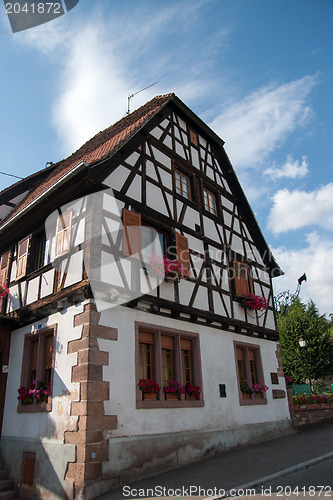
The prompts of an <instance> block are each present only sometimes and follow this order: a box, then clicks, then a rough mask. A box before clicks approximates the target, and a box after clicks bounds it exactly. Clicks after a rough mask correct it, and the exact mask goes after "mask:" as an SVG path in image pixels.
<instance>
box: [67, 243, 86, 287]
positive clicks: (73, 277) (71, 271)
mask: <svg viewBox="0 0 333 500" xmlns="http://www.w3.org/2000/svg"><path fill="white" fill-rule="evenodd" d="M82 269H83V250H80V251H79V252H77V253H75V254H74V255H72V256H71V257H70V258H69V267H68V271H67V276H66V280H65V287H66V286H70V285H74V284H75V283H78V282H79V281H81V280H82Z"/></svg>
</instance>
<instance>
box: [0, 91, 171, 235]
mask: <svg viewBox="0 0 333 500" xmlns="http://www.w3.org/2000/svg"><path fill="white" fill-rule="evenodd" d="M174 97H175V95H174V94H166V95H163V96H157V97H154V99H152V100H151V101H149V102H147V103H146V104H144V105H143V106H141V107H140V108H138V109H137V110H135V111H133V113H131V114H129V115H126V116H125V117H124V118H122V119H121V120H119V121H118V122H116V123H115V124H114V125H111V127H109V128H107V129H105V130H103V131H101V132H99V133H98V134H96V135H95V136H94V137H92V138H91V139H90V140H89V141H88V142H86V143H85V144H84V145H83V146H81V148H80V149H78V150H77V151H76V152H75V153H73V154H72V155H71V156H69V157H68V158H66V159H64V160H62V161H60V162H59V164H58V166H57V167H56V168H55V170H54V171H53V172H52V173H51V174H50V175H49V176H48V177H47V178H46V179H45V180H44V181H43V182H42V183H41V184H39V186H38V187H36V188H35V189H33V190H32V191H30V193H29V194H28V195H27V196H26V197H25V198H24V200H22V201H21V203H19V204H18V205H17V206H16V207H15V208H13V210H12V211H11V212H10V214H9V215H8V216H7V217H6V218H5V219H4V220H3V221H2V222H1V225H2V224H4V223H5V222H7V221H8V220H10V219H11V218H12V217H13V216H14V215H16V214H17V213H19V212H20V211H21V210H22V209H24V208H25V207H26V206H27V205H29V203H31V202H32V201H33V200H34V199H35V198H37V197H38V196H40V195H41V194H42V193H44V192H45V191H46V190H47V189H49V188H50V187H51V186H52V185H53V184H54V183H56V182H57V181H59V180H60V179H61V178H62V177H63V176H64V175H65V174H67V173H68V172H69V171H70V170H71V169H72V168H74V167H75V166H76V165H78V164H79V163H81V162H82V161H85V162H86V163H89V164H91V163H95V162H97V161H100V160H102V159H104V158H107V157H109V156H111V155H113V154H114V153H115V152H116V151H118V150H119V149H120V148H121V147H122V146H123V145H124V144H125V143H126V142H127V141H128V140H129V139H130V138H131V137H133V135H134V134H135V133H136V132H138V131H139V130H140V129H141V128H142V127H143V126H144V125H145V124H146V123H147V122H148V121H149V120H150V119H151V118H152V117H153V116H154V115H155V114H156V113H157V112H158V111H159V110H160V109H161V108H162V107H164V106H165V105H166V104H167V103H168V102H169V101H171V100H172V99H173V98H174ZM1 225H0V227H1Z"/></svg>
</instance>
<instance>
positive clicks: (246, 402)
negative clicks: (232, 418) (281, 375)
mask: <svg viewBox="0 0 333 500" xmlns="http://www.w3.org/2000/svg"><path fill="white" fill-rule="evenodd" d="M233 344H234V353H235V366H236V373H237V387H238V396H239V404H240V405H241V406H251V405H265V404H267V397H266V393H265V392H264V393H263V394H262V397H258V398H253V399H250V398H247V397H245V395H244V394H243V393H242V391H241V389H240V384H241V377H240V373H239V369H238V355H237V349H242V350H243V353H244V360H245V362H244V372H245V373H244V375H245V377H246V378H245V380H251V368H250V360H249V351H251V352H252V351H253V352H254V354H255V365H256V366H255V367H256V374H257V378H258V380H257V382H262V383H263V384H265V380H264V371H263V365H262V356H261V348H260V345H258V344H249V343H247V342H239V341H238V340H234V342H233Z"/></svg>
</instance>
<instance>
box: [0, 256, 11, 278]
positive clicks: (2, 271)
mask: <svg viewBox="0 0 333 500" xmlns="http://www.w3.org/2000/svg"><path fill="white" fill-rule="evenodd" d="M10 255H11V251H8V252H6V253H4V254H3V255H2V256H1V259H0V283H1V284H2V285H6V284H7V278H8V270H9V262H10Z"/></svg>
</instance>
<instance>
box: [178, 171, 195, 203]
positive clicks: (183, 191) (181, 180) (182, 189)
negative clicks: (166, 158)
mask: <svg viewBox="0 0 333 500" xmlns="http://www.w3.org/2000/svg"><path fill="white" fill-rule="evenodd" d="M175 182H176V193H178V194H180V195H181V196H183V197H184V198H187V199H188V200H191V181H190V178H189V177H188V176H187V175H185V174H183V172H181V171H180V170H175Z"/></svg>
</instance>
